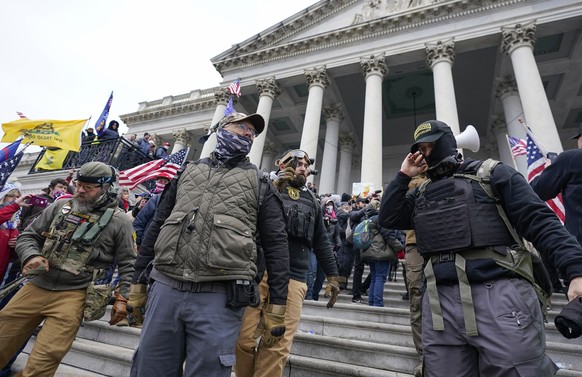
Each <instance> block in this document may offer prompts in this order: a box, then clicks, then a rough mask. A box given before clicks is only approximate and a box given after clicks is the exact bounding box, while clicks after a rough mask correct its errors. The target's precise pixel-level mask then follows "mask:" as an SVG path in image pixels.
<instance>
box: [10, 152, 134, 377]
mask: <svg viewBox="0 0 582 377" xmlns="http://www.w3.org/2000/svg"><path fill="white" fill-rule="evenodd" d="M113 182H115V169H113V168H112V167H111V166H108V165H105V164H104V163H102V162H89V163H87V164H85V165H83V166H82V167H81V169H79V171H78V173H77V179H76V180H75V181H74V185H75V188H76V192H75V195H74V197H73V199H71V200H59V201H56V202H55V203H53V204H51V205H50V206H49V207H47V208H46V209H45V210H44V211H43V212H42V214H41V215H40V216H39V217H38V218H36V220H35V221H34V222H32V223H31V225H30V226H29V227H28V228H26V230H25V231H24V232H23V233H22V234H21V235H20V237H19V238H18V241H17V243H16V253H17V254H18V257H19V258H20V260H21V261H22V266H23V268H22V273H23V275H29V276H30V278H29V281H28V283H26V284H25V285H24V287H22V288H21V289H20V291H18V293H17V294H16V295H15V296H14V297H13V298H12V300H11V301H10V302H9V303H8V305H7V306H6V307H5V308H4V309H3V310H2V311H0V367H2V366H4V365H5V364H6V362H7V361H8V360H10V358H11V357H12V356H13V355H14V354H15V352H16V351H17V350H18V348H19V347H20V345H21V344H22V343H23V342H24V341H25V340H26V339H28V337H29V336H30V334H32V332H33V331H34V330H35V329H36V327H37V326H38V325H39V324H40V323H41V322H42V321H43V320H44V324H43V326H42V329H41V330H40V332H39V333H38V335H37V337H36V341H35V344H34V347H33V349H32V352H31V353H30V355H29V357H28V361H27V363H26V366H25V367H24V369H23V370H22V372H21V374H19V375H21V376H52V375H54V374H55V372H56V370H57V368H58V366H59V363H60V362H61V359H62V358H63V357H64V356H65V354H66V353H67V352H68V351H69V349H70V348H71V345H72V343H73V341H74V340H75V335H76V334H77V330H78V329H79V326H80V324H81V320H82V319H83V316H84V309H85V317H86V313H87V312H86V311H87V307H86V306H87V305H93V304H94V301H92V300H93V298H92V296H91V295H90V294H88V293H87V292H88V287H90V288H89V290H90V289H91V287H92V286H93V285H92V284H91V283H92V282H93V281H94V280H95V279H97V278H100V277H102V276H101V275H103V276H104V272H105V269H106V268H107V266H109V265H110V264H111V263H112V262H113V260H116V261H117V264H118V271H119V276H120V279H119V285H120V289H119V294H118V296H117V297H116V300H115V304H114V305H113V309H112V311H111V321H110V322H109V323H110V324H111V325H114V324H116V323H117V322H119V321H120V320H122V319H124V318H125V317H126V314H127V312H126V301H127V300H126V299H125V298H126V297H128V295H129V285H130V282H131V276H132V274H133V263H134V261H135V255H136V247H135V242H134V239H133V228H132V226H131V220H130V219H129V218H128V217H127V216H126V215H125V213H124V212H123V211H122V210H120V209H119V208H117V201H116V199H115V194H114V193H110V189H111V186H112V184H113ZM32 274H36V275H35V276H33V275H32ZM111 290H112V289H111V287H109V292H108V293H109V294H111ZM86 299H87V301H86ZM108 301H109V300H108V298H107V299H106V300H104V302H103V308H102V309H103V311H102V312H101V313H103V312H104V305H106V304H107V303H108Z"/></svg>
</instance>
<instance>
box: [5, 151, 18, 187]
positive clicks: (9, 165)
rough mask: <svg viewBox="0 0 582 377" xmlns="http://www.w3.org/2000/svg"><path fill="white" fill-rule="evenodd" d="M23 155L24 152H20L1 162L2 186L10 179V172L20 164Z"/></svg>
mask: <svg viewBox="0 0 582 377" xmlns="http://www.w3.org/2000/svg"><path fill="white" fill-rule="evenodd" d="M22 156H24V153H23V152H20V153H18V154H17V155H15V156H14V157H12V158H9V159H8V160H6V161H4V162H2V163H0V188H2V187H4V185H5V184H6V181H7V180H8V177H10V174H12V172H13V171H14V169H16V167H17V166H18V163H19V162H20V160H21V159H22Z"/></svg>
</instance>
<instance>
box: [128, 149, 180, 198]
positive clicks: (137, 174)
mask: <svg viewBox="0 0 582 377" xmlns="http://www.w3.org/2000/svg"><path fill="white" fill-rule="evenodd" d="M188 151H189V149H188V148H186V149H182V150H180V151H178V152H176V153H174V154H171V155H169V156H168V157H166V158H161V159H159V160H154V161H149V162H146V163H145V164H141V165H138V166H136V167H133V168H131V169H127V170H123V171H121V172H120V173H119V185H120V186H127V187H129V189H130V190H133V189H134V188H136V187H137V186H138V185H139V184H140V183H142V182H145V181H148V180H150V179H155V178H156V177H157V176H158V175H159V174H160V173H166V174H168V175H169V176H170V177H172V178H174V177H175V176H176V173H177V172H178V169H180V167H181V166H182V164H183V163H184V161H185V160H186V156H187V155H188Z"/></svg>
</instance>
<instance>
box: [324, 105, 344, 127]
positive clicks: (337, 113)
mask: <svg viewBox="0 0 582 377" xmlns="http://www.w3.org/2000/svg"><path fill="white" fill-rule="evenodd" d="M323 116H324V118H325V120H326V121H330V120H335V121H337V122H338V123H341V121H342V120H343V119H344V114H343V113H342V105H341V104H339V103H336V104H335V105H331V106H330V107H326V108H324V109H323Z"/></svg>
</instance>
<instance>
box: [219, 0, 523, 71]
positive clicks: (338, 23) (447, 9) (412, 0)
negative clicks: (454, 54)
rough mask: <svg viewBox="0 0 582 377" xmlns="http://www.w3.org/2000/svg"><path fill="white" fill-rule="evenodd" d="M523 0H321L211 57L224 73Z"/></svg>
mask: <svg viewBox="0 0 582 377" xmlns="http://www.w3.org/2000/svg"><path fill="white" fill-rule="evenodd" d="M523 1H525V0H471V1H469V0H324V1H320V2H318V3H316V4H314V5H312V6H310V7H309V8H306V9H305V10H304V11H302V12H299V13H297V14H295V15H293V16H291V17H289V18H287V19H285V20H284V21H281V22H280V23H278V24H276V25H274V26H273V27H271V28H269V29H267V30H265V31H263V32H261V33H259V34H257V35H255V36H253V37H251V38H249V39H247V40H245V41H243V42H241V43H238V44H236V45H233V47H231V48H230V49H229V50H227V51H225V52H223V53H222V54H220V55H218V56H216V57H214V58H212V59H211V61H212V63H213V64H214V66H215V68H216V69H217V70H218V71H219V72H220V73H222V74H224V73H225V72H228V71H231V70H236V69H240V68H244V67H247V66H254V65H259V64H263V63H265V62H269V61H274V60H279V59H285V58H287V57H291V56H297V55H301V54H307V53H310V52H313V51H320V50H323V49H327V48H337V46H340V45H345V44H349V43H358V42H361V41H362V40H365V39H369V38H378V37H381V36H383V35H388V34H390V33H397V32H403V31H407V30H410V29H412V28H416V27H422V26H423V25H427V24H434V23H437V22H450V21H451V20H452V19H455V18H460V17H463V16H467V15H472V14H475V13H478V12H482V11H487V10H491V9H492V8H500V7H503V6H507V5H513V4H515V3H519V2H523Z"/></svg>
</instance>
